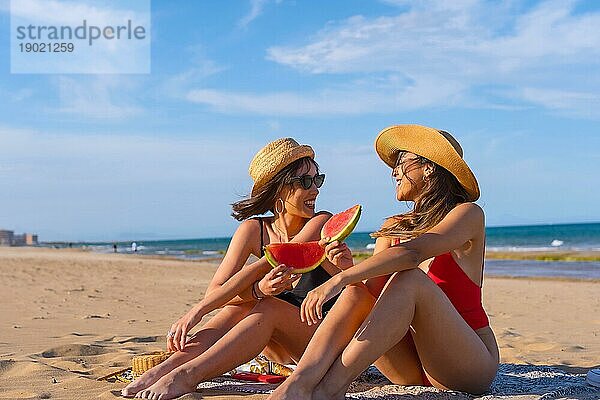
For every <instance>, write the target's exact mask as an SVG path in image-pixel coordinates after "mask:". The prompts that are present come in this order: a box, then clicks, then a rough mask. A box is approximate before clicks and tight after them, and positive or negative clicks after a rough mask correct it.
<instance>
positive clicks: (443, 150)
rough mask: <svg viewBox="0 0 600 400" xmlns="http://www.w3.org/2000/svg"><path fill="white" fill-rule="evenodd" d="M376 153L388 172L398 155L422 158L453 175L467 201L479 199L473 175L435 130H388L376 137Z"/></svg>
mask: <svg viewBox="0 0 600 400" xmlns="http://www.w3.org/2000/svg"><path fill="white" fill-rule="evenodd" d="M375 151H377V154H378V155H379V158H381V160H382V161H383V162H384V163H386V164H387V165H388V166H389V167H390V168H394V167H395V166H396V161H397V160H398V153H399V152H400V151H408V152H410V153H414V154H417V155H419V156H422V157H425V158H427V159H428V160H431V161H433V162H434V163H436V164H438V165H440V166H441V167H443V168H445V169H446V170H448V171H449V172H450V173H451V174H452V175H454V176H455V177H456V179H458V182H459V183H460V184H461V185H462V186H463V187H464V188H465V190H466V191H467V193H468V194H469V201H475V200H477V199H478V198H479V195H480V193H479V185H478V183H477V179H476V178H475V175H474V174H473V172H472V171H471V169H470V168H469V166H468V165H467V163H466V162H465V160H463V158H462V157H461V156H460V155H459V153H458V152H457V151H456V149H455V148H454V147H453V146H452V144H451V143H450V141H449V140H448V139H446V138H445V137H444V135H442V134H441V133H440V132H439V131H438V130H437V129H433V128H429V127H426V126H421V125H394V126H390V127H388V128H385V129H384V130H382V131H381V132H379V135H377V139H375Z"/></svg>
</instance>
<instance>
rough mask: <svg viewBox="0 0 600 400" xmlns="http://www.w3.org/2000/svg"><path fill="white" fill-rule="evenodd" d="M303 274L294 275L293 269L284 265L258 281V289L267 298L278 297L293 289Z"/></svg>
mask: <svg viewBox="0 0 600 400" xmlns="http://www.w3.org/2000/svg"><path fill="white" fill-rule="evenodd" d="M301 276H302V275H301V274H294V273H293V269H292V268H288V267H287V266H285V265H284V264H281V265H278V266H277V267H276V268H273V269H272V270H271V271H269V272H267V274H266V275H265V276H264V277H263V278H262V279H261V280H260V281H258V289H259V290H260V291H261V292H262V293H263V294H264V295H265V296H276V295H278V294H279V293H281V292H283V291H285V290H288V289H290V288H291V287H292V283H293V282H295V281H297V280H298V279H300V277H301Z"/></svg>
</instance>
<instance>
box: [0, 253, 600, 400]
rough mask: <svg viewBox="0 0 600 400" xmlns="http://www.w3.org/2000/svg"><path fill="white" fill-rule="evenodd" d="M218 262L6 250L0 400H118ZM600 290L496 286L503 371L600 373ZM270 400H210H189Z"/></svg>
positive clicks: (549, 283) (491, 307) (567, 284)
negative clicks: (130, 371) (128, 373)
mask: <svg viewBox="0 0 600 400" xmlns="http://www.w3.org/2000/svg"><path fill="white" fill-rule="evenodd" d="M216 266H217V264H216V263H215V262H198V261H180V260H167V259H158V258H150V257H143V256H130V255H119V254H97V253H91V252H84V251H80V250H64V249H63V250H55V249H42V248H0V279H1V282H2V283H3V290H2V291H1V292H0V314H1V315H2V324H0V398H1V399H37V398H52V399H80V398H82V399H87V398H90V399H91V398H100V399H113V398H117V396H118V393H119V391H120V389H121V388H122V387H123V386H124V384H122V383H108V382H105V381H97V380H96V378H98V377H100V376H102V375H104V374H107V373H109V372H111V371H114V370H117V369H121V368H123V367H127V366H129V365H130V362H131V358H132V356H134V355H138V354H142V353H144V352H149V351H155V350H161V349H163V348H164V334H165V333H166V331H167V329H168V328H169V326H170V324H171V323H172V322H174V321H175V320H176V319H177V318H178V317H179V316H180V315H181V314H183V313H184V312H185V311H186V310H187V309H188V308H189V307H190V306H191V305H192V304H194V303H195V302H196V301H197V300H198V299H199V298H201V297H202V295H203V293H204V291H205V289H206V286H207V284H208V282H209V280H210V278H211V276H212V274H213V273H214V271H215V269H216ZM598 293H600V282H599V281H575V280H565V279H562V280H561V279H516V278H513V279H511V278H495V277H487V278H486V282H485V287H484V305H485V308H486V309H487V311H488V313H489V315H490V319H491V325H492V328H493V329H494V331H495V332H496V335H497V338H498V341H499V345H500V350H501V357H502V362H505V363H515V364H535V365H545V366H559V367H560V368H562V369H564V370H567V371H570V372H575V373H577V372H580V373H581V372H585V371H587V370H588V369H589V368H590V367H593V366H598V364H600V297H599V296H598ZM204 397H209V398H214V399H221V398H222V399H225V398H238V397H239V398H241V397H244V398H245V399H254V398H256V399H261V398H265V397H266V396H264V395H247V394H246V395H245V394H240V393H237V394H235V393H219V392H210V391H203V392H202V393H195V394H191V395H187V396H184V398H204Z"/></svg>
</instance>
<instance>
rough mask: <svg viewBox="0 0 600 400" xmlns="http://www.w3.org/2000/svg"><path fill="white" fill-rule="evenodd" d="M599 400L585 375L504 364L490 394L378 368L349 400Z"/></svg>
mask: <svg viewBox="0 0 600 400" xmlns="http://www.w3.org/2000/svg"><path fill="white" fill-rule="evenodd" d="M275 387H276V385H270V384H264V383H254V382H244V381H238V380H235V379H231V378H228V377H220V378H215V379H213V380H212V381H209V382H203V383H201V384H199V385H198V389H218V390H224V391H235V392H244V393H270V392H271V391H272V390H273V389H274V388H275ZM416 398H418V399H420V400H421V399H423V400H475V399H479V400H500V399H519V400H559V399H576V400H598V399H600V389H599V388H596V387H593V386H590V385H588V384H586V383H585V374H574V373H568V372H565V371H563V370H561V369H558V368H555V367H549V366H541V365H518V364H501V365H500V368H499V370H498V374H497V376H496V379H495V380H494V382H493V383H492V386H491V388H490V391H489V393H486V394H485V395H483V396H478V397H477V396H473V395H470V394H467V393H462V392H454V391H441V390H438V389H435V388H431V387H422V386H399V385H393V384H391V383H390V382H389V381H388V380H387V379H386V378H385V377H384V376H383V375H382V374H381V373H380V372H379V371H378V370H377V369H376V368H375V367H370V368H369V369H368V370H367V371H365V372H363V373H362V374H361V375H360V376H359V377H358V378H357V379H356V381H355V382H354V383H353V384H352V386H351V387H350V390H349V391H348V394H347V395H346V399H386V400H388V399H389V400H415V399H416Z"/></svg>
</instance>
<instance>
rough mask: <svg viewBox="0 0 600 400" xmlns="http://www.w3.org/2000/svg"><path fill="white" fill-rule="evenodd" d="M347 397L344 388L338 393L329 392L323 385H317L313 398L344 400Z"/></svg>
mask: <svg viewBox="0 0 600 400" xmlns="http://www.w3.org/2000/svg"><path fill="white" fill-rule="evenodd" d="M345 398H346V390H345V389H343V390H342V391H340V392H338V393H335V394H334V393H329V392H328V391H326V390H324V389H323V388H322V387H321V385H319V386H317V387H316V388H315V390H314V392H313V398H312V400H344V399H345Z"/></svg>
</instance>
